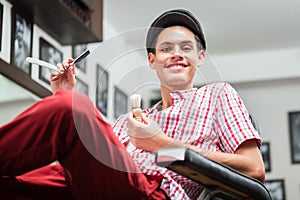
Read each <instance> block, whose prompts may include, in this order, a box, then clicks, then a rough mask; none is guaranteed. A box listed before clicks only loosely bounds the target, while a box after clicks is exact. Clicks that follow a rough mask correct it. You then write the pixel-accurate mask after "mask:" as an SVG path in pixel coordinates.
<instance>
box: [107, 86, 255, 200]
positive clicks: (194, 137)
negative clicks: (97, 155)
mask: <svg viewBox="0 0 300 200" xmlns="http://www.w3.org/2000/svg"><path fill="white" fill-rule="evenodd" d="M171 96H172V106H171V107H169V108H167V109H164V110H161V102H159V103H157V104H156V105H155V106H154V107H153V108H150V109H146V110H143V112H144V113H145V114H146V116H148V117H149V118H150V119H152V120H154V121H156V122H157V123H158V125H159V126H160V127H161V128H162V130H163V131H164V132H165V134H167V135H168V136H169V137H171V138H174V139H176V140H178V141H181V142H183V143H185V144H192V145H195V146H197V147H199V148H201V149H204V150H213V151H221V152H228V153H234V152H235V150H236V149H237V148H238V147H239V145H240V144H242V143H243V142H244V141H245V140H248V139H253V138H255V139H257V141H258V144H259V145H260V143H261V142H260V137H259V134H258V133H257V131H256V130H255V129H254V127H253V125H252V124H251V121H250V118H249V114H248V111H247V109H246V107H245V105H244V103H243V102H242V100H241V98H240V97H239V95H238V94H237V92H236V91H235V90H234V89H233V88H232V87H231V86H230V85H229V84H226V83H215V84H210V85H206V86H203V87H201V88H199V89H196V88H193V89H190V90H183V91H175V92H172V93H171ZM113 131H114V132H115V134H116V135H117V137H118V138H119V140H120V141H121V142H122V143H124V145H125V146H126V148H127V151H128V152H129V153H130V154H131V156H132V158H133V159H134V160H135V162H136V163H137V165H138V166H139V167H140V169H141V170H142V172H143V173H145V174H148V175H162V176H163V177H164V179H163V181H162V184H161V188H162V189H163V190H164V191H165V192H166V193H167V194H168V195H169V197H170V198H171V199H196V198H197V197H198V196H199V194H200V193H201V191H202V187H201V186H200V185H199V184H197V183H194V182H193V181H191V180H188V179H187V178H184V177H183V176H181V175H178V174H176V173H174V172H172V171H170V170H168V169H166V168H161V167H158V166H157V165H156V164H155V161H154V154H152V153H149V152H147V151H144V150H142V149H138V148H136V147H135V146H134V145H133V144H132V143H130V142H128V141H129V140H128V139H129V137H128V135H127V134H126V115H122V116H120V117H119V119H118V120H117V122H116V123H115V125H114V126H113Z"/></svg>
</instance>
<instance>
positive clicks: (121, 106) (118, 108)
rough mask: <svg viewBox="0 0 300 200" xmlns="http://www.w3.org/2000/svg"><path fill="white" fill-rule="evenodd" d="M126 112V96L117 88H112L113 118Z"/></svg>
mask: <svg viewBox="0 0 300 200" xmlns="http://www.w3.org/2000/svg"><path fill="white" fill-rule="evenodd" d="M127 112H128V96H127V94H125V93H124V92H123V91H122V90H121V89H119V88H118V87H117V86H115V87H114V117H115V118H116V119H117V118H118V117H119V116H120V115H122V114H125V113H127Z"/></svg>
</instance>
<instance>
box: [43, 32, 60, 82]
mask: <svg viewBox="0 0 300 200" xmlns="http://www.w3.org/2000/svg"><path fill="white" fill-rule="evenodd" d="M39 59H41V60H43V61H46V62H48V63H50V64H52V65H54V66H56V65H57V63H61V62H62V61H63V53H62V52H61V51H59V50H58V49H56V48H55V47H54V46H53V45H52V44H50V43H49V42H48V41H46V40H45V39H44V38H42V37H40V38H39ZM50 74H51V70H50V69H48V68H46V67H41V66H39V79H40V80H42V81H43V82H45V83H47V84H49V85H50Z"/></svg>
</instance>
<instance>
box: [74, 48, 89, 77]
mask: <svg viewBox="0 0 300 200" xmlns="http://www.w3.org/2000/svg"><path fill="white" fill-rule="evenodd" d="M86 49H87V45H86V44H76V45H72V57H73V58H76V57H78V56H79V55H80V54H81V53H83V52H84V51H85V50H86ZM76 67H77V69H79V70H80V71H82V72H84V73H86V59H84V60H83V61H81V62H80V63H78V64H76Z"/></svg>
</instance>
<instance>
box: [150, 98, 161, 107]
mask: <svg viewBox="0 0 300 200" xmlns="http://www.w3.org/2000/svg"><path fill="white" fill-rule="evenodd" d="M159 101H161V97H159V98H155V99H150V102H149V107H150V108H152V107H153V106H154V105H155V104H157V103H158V102H159Z"/></svg>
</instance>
